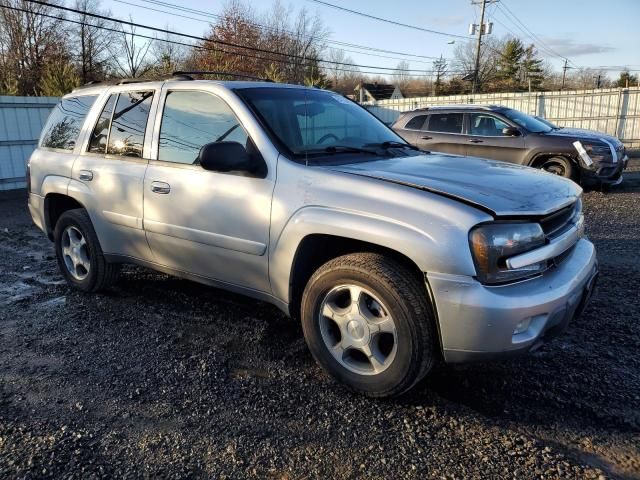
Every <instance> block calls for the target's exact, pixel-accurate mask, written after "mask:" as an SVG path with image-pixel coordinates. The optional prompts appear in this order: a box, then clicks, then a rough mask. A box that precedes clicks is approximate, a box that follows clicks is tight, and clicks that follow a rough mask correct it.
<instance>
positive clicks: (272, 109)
mask: <svg viewBox="0 0 640 480" xmlns="http://www.w3.org/2000/svg"><path fill="white" fill-rule="evenodd" d="M237 92H238V94H239V95H240V97H242V98H243V99H244V100H245V101H246V102H247V103H248V104H249V106H250V107H252V109H253V110H254V111H255V112H256V113H257V114H258V115H259V116H260V117H261V118H262V120H263V121H264V122H265V123H266V125H267V127H268V129H269V130H270V131H271V133H272V134H273V135H274V136H275V137H277V139H278V140H279V141H280V142H281V143H282V144H284V146H286V147H287V148H288V149H289V151H290V152H291V153H292V154H293V155H295V156H298V157H300V156H308V155H313V154H320V155H321V154H326V153H327V152H329V151H333V153H335V152H336V150H335V149H332V148H329V147H350V148H351V149H352V150H355V149H359V148H362V149H366V148H367V147H371V146H375V145H380V144H382V143H383V142H401V143H406V142H405V141H404V140H403V139H402V138H401V137H399V136H398V135H396V134H395V133H394V132H393V131H392V130H390V129H389V128H388V127H386V126H385V125H384V124H383V123H382V122H381V121H380V120H378V119H377V118H375V117H374V116H373V115H372V114H370V113H369V112H367V111H366V110H364V109H363V108H362V107H360V106H359V105H357V104H355V103H353V102H352V101H350V100H348V99H346V98H344V97H342V96H340V95H338V94H336V93H333V92H328V91H326V90H312V89H302V88H269V87H265V88H261V87H258V88H246V89H241V90H238V91H237ZM327 148H329V150H327ZM343 153H353V152H349V151H348V149H346V148H345V149H344V152H343Z"/></svg>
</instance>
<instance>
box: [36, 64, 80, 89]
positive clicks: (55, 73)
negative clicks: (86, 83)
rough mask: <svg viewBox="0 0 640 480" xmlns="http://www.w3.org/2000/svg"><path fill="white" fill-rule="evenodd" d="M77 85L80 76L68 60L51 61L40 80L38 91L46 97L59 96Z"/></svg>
mask: <svg viewBox="0 0 640 480" xmlns="http://www.w3.org/2000/svg"><path fill="white" fill-rule="evenodd" d="M78 85H80V78H79V77H78V74H77V73H76V69H75V68H74V67H73V65H71V64H70V63H68V62H66V63H64V62H52V63H50V64H49V65H47V67H46V69H45V72H44V75H43V76H42V80H41V81H40V93H41V95H44V96H46V97H61V96H62V95H65V94H67V93H69V92H70V91H71V90H73V89H74V88H76V87H77V86H78Z"/></svg>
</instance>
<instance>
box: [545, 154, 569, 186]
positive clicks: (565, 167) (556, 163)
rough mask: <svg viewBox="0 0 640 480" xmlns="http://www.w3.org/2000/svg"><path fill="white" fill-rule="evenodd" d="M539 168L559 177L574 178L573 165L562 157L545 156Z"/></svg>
mask: <svg viewBox="0 0 640 480" xmlns="http://www.w3.org/2000/svg"><path fill="white" fill-rule="evenodd" d="M540 168H541V169H542V170H545V171H546V172H549V173H552V174H554V175H558V176H560V177H564V178H569V179H572V180H573V179H574V178H575V173H576V172H575V167H574V166H573V164H572V163H571V161H570V160H568V159H566V158H564V157H551V158H547V159H546V160H544V161H543V162H542V163H541V164H540Z"/></svg>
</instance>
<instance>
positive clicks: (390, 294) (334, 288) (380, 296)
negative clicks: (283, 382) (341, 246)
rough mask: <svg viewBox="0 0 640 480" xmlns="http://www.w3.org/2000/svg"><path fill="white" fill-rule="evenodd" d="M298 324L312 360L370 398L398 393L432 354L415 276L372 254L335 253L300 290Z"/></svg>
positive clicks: (430, 325)
mask: <svg viewBox="0 0 640 480" xmlns="http://www.w3.org/2000/svg"><path fill="white" fill-rule="evenodd" d="M301 312H302V328H303V331H304V336H305V339H306V341H307V344H308V345H309V349H310V350H311V353H312V354H313V356H314V358H315V359H316V361H317V362H318V363H319V364H320V365H321V366H322V367H323V368H324V369H325V370H326V371H327V372H329V374H331V375H332V376H333V377H334V378H336V379H337V380H339V381H341V382H343V383H345V384H346V385H348V386H349V387H350V388H352V389H353V390H355V391H356V392H359V393H362V394H364V395H367V396H370V397H390V396H397V395H400V394H402V393H404V392H406V391H407V390H409V389H410V388H411V387H413V386H414V385H415V384H416V383H417V382H418V381H420V380H421V379H422V378H423V377H424V376H425V375H426V374H427V372H429V370H430V369H431V367H432V366H433V365H434V363H435V360H436V357H437V353H436V352H437V345H436V337H435V325H434V319H433V318H432V313H431V312H432V311H431V308H430V305H429V303H428V300H427V294H426V291H425V287H424V285H423V284H422V283H421V279H420V278H418V276H416V275H415V273H414V272H413V271H411V270H410V269H408V268H406V267H404V266H403V265H401V264H400V263H398V262H396V261H394V260H392V259H389V258H387V257H385V256H383V255H380V254H376V253H356V254H351V255H345V256H342V257H338V258H335V259H333V260H331V261H329V262H327V263H326V264H324V265H323V266H322V267H320V268H319V269H318V270H317V271H316V272H315V273H314V274H313V276H312V277H311V279H310V280H309V283H308V284H307V286H306V288H305V291H304V293H303V296H302V308H301Z"/></svg>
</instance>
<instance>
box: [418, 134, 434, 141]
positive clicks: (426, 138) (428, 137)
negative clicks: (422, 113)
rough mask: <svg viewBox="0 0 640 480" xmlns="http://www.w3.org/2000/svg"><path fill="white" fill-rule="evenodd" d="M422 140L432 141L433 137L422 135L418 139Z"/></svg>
mask: <svg viewBox="0 0 640 480" xmlns="http://www.w3.org/2000/svg"><path fill="white" fill-rule="evenodd" d="M420 138H421V139H422V140H431V139H433V137H430V136H429V135H423V136H422V137H420Z"/></svg>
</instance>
